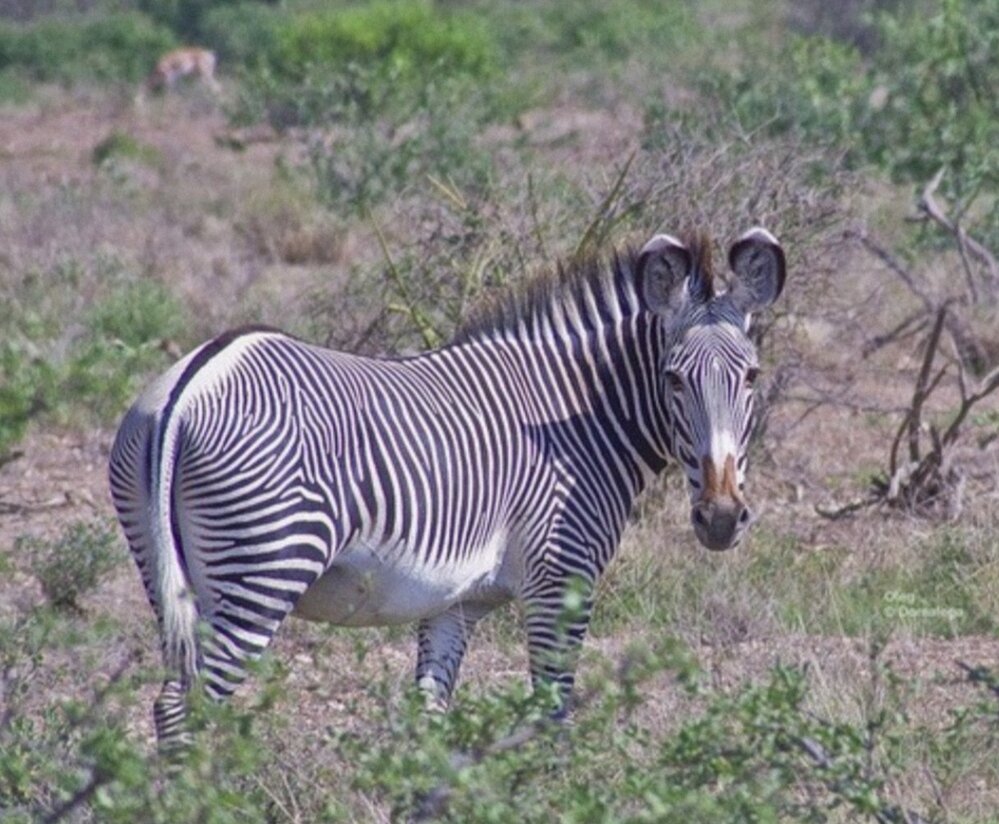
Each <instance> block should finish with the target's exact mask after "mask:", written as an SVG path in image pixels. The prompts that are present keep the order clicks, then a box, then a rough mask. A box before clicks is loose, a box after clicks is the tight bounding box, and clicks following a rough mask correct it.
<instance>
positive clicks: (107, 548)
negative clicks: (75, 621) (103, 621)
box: [15, 521, 125, 612]
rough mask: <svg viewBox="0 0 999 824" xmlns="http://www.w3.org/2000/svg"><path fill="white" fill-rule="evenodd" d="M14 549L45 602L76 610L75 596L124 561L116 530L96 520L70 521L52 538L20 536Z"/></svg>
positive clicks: (77, 603)
mask: <svg viewBox="0 0 999 824" xmlns="http://www.w3.org/2000/svg"><path fill="white" fill-rule="evenodd" d="M15 549H16V551H17V552H18V553H23V554H24V555H26V556H27V558H28V564H29V568H30V570H31V574H32V575H34V576H35V577H36V578H37V579H38V582H39V583H40V584H41V586H42V592H43V593H44V595H45V597H46V599H47V600H48V602H49V603H50V604H51V605H52V606H53V607H55V608H56V609H62V610H73V611H76V612H80V611H81V608H80V604H79V599H80V598H81V597H83V596H84V595H86V594H87V593H88V592H90V591H91V590H92V589H94V588H95V587H96V586H97V585H98V584H100V583H101V581H102V580H104V578H106V577H107V575H108V574H109V573H111V572H112V571H113V570H114V569H115V568H116V567H117V566H118V565H119V564H121V563H122V562H123V561H124V560H125V556H124V553H122V551H121V548H120V546H119V544H118V534H117V531H116V530H115V529H113V528H112V526H111V525H110V524H108V523H104V522H100V521H77V522H75V523H72V524H70V525H69V526H67V527H66V528H65V529H64V530H63V532H62V534H61V535H60V536H59V538H58V539H56V540H54V541H52V540H46V539H42V538H35V537H32V536H28V535H22V536H21V537H20V538H18V539H17V542H16V546H15Z"/></svg>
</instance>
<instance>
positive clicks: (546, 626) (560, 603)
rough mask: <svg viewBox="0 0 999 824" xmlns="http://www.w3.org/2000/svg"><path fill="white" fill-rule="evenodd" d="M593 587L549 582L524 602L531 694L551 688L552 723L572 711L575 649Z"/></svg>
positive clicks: (575, 581)
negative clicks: (554, 699) (553, 703)
mask: <svg viewBox="0 0 999 824" xmlns="http://www.w3.org/2000/svg"><path fill="white" fill-rule="evenodd" d="M592 593H593V585H592V584H590V583H588V582H586V581H584V580H583V579H581V578H569V579H565V580H556V581H550V582H547V583H546V584H544V585H542V586H539V587H536V588H534V589H533V590H532V591H531V592H530V593H529V594H528V595H527V596H526V597H525V599H524V621H525V624H526V629H527V654H528V658H529V661H530V668H531V684H532V685H533V687H534V689H535V690H538V689H545V688H547V687H549V686H551V687H553V688H554V689H555V691H556V693H557V700H558V707H557V708H556V710H555V711H554V713H553V717H554V718H555V719H556V720H561V719H564V718H566V717H567V716H568V715H569V713H570V712H571V710H572V692H573V686H574V683H575V678H576V664H577V662H578V659H579V649H580V646H581V645H582V643H583V638H585V637H586V630H587V628H588V627H589V624H590V614H591V612H592V609H593V595H592Z"/></svg>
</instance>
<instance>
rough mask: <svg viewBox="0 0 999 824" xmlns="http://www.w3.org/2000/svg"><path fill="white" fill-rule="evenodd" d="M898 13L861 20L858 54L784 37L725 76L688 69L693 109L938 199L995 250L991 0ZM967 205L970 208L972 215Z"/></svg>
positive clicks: (998, 203) (998, 9)
mask: <svg viewBox="0 0 999 824" xmlns="http://www.w3.org/2000/svg"><path fill="white" fill-rule="evenodd" d="M910 11H911V10H908V9H905V8H899V9H898V10H894V11H885V12H882V13H881V14H879V15H877V16H876V17H874V18H873V21H874V24H873V25H874V31H875V33H876V40H877V42H878V43H879V44H880V45H879V46H878V47H877V48H875V49H873V51H872V52H871V53H870V54H869V55H866V56H865V55H862V54H861V52H860V51H859V49H857V48H856V47H854V46H852V45H848V44H844V43H842V42H838V41H835V40H831V39H827V38H824V37H816V36H811V37H792V38H790V41H789V45H788V46H787V47H786V48H784V49H782V51H781V53H780V54H779V55H778V57H777V59H776V60H774V59H772V55H771V54H768V53H766V52H765V50H763V49H756V50H754V51H752V52H751V54H752V56H751V57H750V58H749V59H747V60H746V61H745V62H743V63H742V64H741V65H740V66H739V67H737V68H736V69H734V70H733V69H729V68H727V67H725V68H718V67H715V68H714V69H713V70H709V71H700V72H699V73H698V76H697V77H696V78H695V81H694V82H695V85H696V86H697V87H698V88H699V89H700V91H701V95H700V100H701V101H703V100H711V101H715V103H716V105H718V106H719V108H720V110H721V111H722V112H724V113H725V114H727V115H729V116H731V117H732V118H734V119H735V120H736V121H737V122H738V123H739V124H740V125H741V127H742V128H743V130H744V131H746V132H755V131H759V130H763V131H765V132H767V133H769V134H786V133H789V132H790V133H794V134H797V135H799V136H801V137H803V138H805V139H807V140H808V141H809V142H817V143H820V144H826V145H832V146H836V147H840V148H842V149H844V150H845V151H846V153H847V159H848V160H850V161H851V162H852V163H854V164H855V165H861V164H867V163H873V164H876V165H878V166H881V167H883V168H884V169H886V170H887V171H888V172H889V173H890V174H891V175H892V177H894V178H895V180H897V181H900V182H913V183H916V184H918V185H921V186H922V185H925V184H926V183H927V182H928V181H929V180H930V178H932V177H933V175H934V174H935V173H936V172H937V170H939V169H941V168H943V169H944V170H945V171H946V174H945V175H944V177H943V185H942V190H941V191H942V194H943V195H944V196H945V197H946V198H947V199H948V200H949V201H950V202H951V205H952V208H953V212H954V213H955V214H959V215H962V216H965V218H966V220H965V222H964V225H965V228H967V229H969V230H972V231H973V233H976V232H977V234H978V236H979V237H980V239H984V240H986V245H991V246H996V245H999V198H997V196H996V191H997V186H999V149H997V148H996V147H997V146H999V102H997V98H996V95H995V94H993V93H991V90H992V89H993V88H995V87H996V86H997V85H999V63H997V61H996V60H995V59H994V55H995V54H996V52H997V50H999V0H984V1H983V2H975V3H972V2H966V1H965V0H939V2H938V3H937V4H936V9H935V12H934V13H931V14H929V15H914V14H911V13H909V12H910ZM973 204H975V205H974V206H973Z"/></svg>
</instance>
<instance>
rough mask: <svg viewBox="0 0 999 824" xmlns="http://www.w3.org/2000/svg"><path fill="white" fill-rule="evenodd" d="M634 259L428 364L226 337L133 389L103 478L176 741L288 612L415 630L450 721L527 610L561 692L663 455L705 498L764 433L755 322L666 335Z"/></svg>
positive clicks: (719, 314) (259, 332)
mask: <svg viewBox="0 0 999 824" xmlns="http://www.w3.org/2000/svg"><path fill="white" fill-rule="evenodd" d="M636 261H637V255H636V254H628V255H624V256H622V257H620V258H617V257H616V258H615V259H614V260H613V261H612V262H611V264H610V265H608V266H605V267H603V268H597V267H595V266H592V265H591V266H588V267H581V269H580V271H575V272H568V273H563V276H562V280H561V282H560V283H558V284H556V285H554V286H549V287H547V288H545V289H540V290H538V291H537V292H536V293H535V294H533V295H532V296H531V297H529V298H527V299H524V300H522V301H521V302H520V303H519V304H512V305H511V306H512V308H511V307H508V308H507V309H506V310H503V311H498V313H497V314H496V316H495V317H494V319H493V322H492V324H491V325H485V326H480V327H479V328H477V329H473V330H472V331H471V332H468V333H465V334H463V335H461V336H459V337H458V338H457V339H456V340H455V341H454V342H452V343H451V344H449V345H448V346H445V347H443V348H442V349H439V350H435V351H431V352H427V353H424V354H421V355H417V356H414V357H408V358H379V359H374V358H363V357H359V356H355V355H351V354H347V353H343V352H335V351H330V350H326V349H323V348H320V347H317V346H313V345H310V344H308V343H305V342H302V341H301V340H298V339H296V338H293V337H291V336H288V335H285V334H283V333H281V332H279V331H276V330H271V329H264V328H248V329H242V330H236V331H234V332H229V333H226V334H225V335H222V336H220V337H218V338H216V339H215V340H213V341H210V342H208V343H207V344H204V345H203V346H202V347H200V348H199V349H197V350H195V351H194V352H192V353H191V354H190V355H188V356H187V357H186V358H185V359H184V360H182V361H181V362H179V363H178V364H176V365H175V366H174V367H173V368H172V369H171V370H170V371H169V372H167V373H166V374H165V375H163V376H162V377H161V378H160V379H159V380H158V381H157V382H156V383H154V384H153V385H152V386H151V387H150V388H149V389H148V390H147V391H146V392H145V393H144V394H143V395H142V396H141V397H140V399H139V400H138V401H137V402H136V404H135V406H134V407H133V408H132V409H131V410H130V411H129V413H128V414H127V415H126V417H125V419H124V421H123V423H122V425H121V428H120V430H119V432H118V436H117V439H116V441H115V444H114V447H113V450H112V455H111V461H110V479H111V490H112V495H113V498H114V502H115V506H116V508H117V512H118V516H119V519H120V521H121V523H122V526H123V528H124V531H125V534H126V536H127V539H128V542H129V545H130V547H131V550H132V552H133V554H134V556H135V560H136V563H137V565H138V568H139V571H140V574H141V577H142V580H143V583H144V585H145V588H146V591H147V594H148V596H149V599H150V602H151V603H152V606H153V609H154V611H155V613H156V617H157V620H158V622H159V626H160V630H161V635H162V638H163V654H164V660H165V665H166V669H167V673H168V674H167V680H166V681H165V683H164V686H163V690H162V692H161V694H160V696H159V698H158V699H157V701H156V704H155V707H154V715H155V721H156V728H157V734H158V737H159V740H160V743H161V746H162V747H163V749H164V750H166V751H170V750H172V749H175V748H178V747H181V746H182V744H183V743H184V741H185V740H186V737H185V736H186V732H185V726H184V715H185V711H184V705H185V695H186V693H187V691H188V690H189V689H190V688H191V687H192V685H193V684H194V683H195V681H196V680H197V681H199V682H200V683H202V684H203V688H204V689H205V690H206V691H207V693H208V694H209V695H211V696H212V697H214V698H220V699H221V698H225V697H226V696H228V695H229V694H231V693H232V692H233V690H234V689H235V688H236V687H237V686H238V685H239V684H240V682H241V681H242V680H243V679H244V678H245V676H246V673H247V665H248V663H250V662H252V661H253V660H255V659H256V658H258V657H259V656H260V655H261V654H262V653H263V651H264V650H265V649H266V647H267V646H268V644H269V643H270V641H271V639H272V638H273V636H274V634H275V632H276V631H277V630H278V627H279V626H280V625H281V623H282V621H284V619H285V618H286V617H287V616H288V615H289V614H290V613H292V612H295V613H297V614H299V615H300V616H302V617H304V618H309V619H315V620H323V621H330V622H333V623H339V624H345V625H364V624H385V623H402V622H415V623H416V624H417V625H418V638H419V645H418V660H417V672H416V676H417V681H418V683H419V684H420V686H421V687H422V688H423V689H425V690H426V693H427V696H428V703H429V704H430V705H431V706H438V707H443V706H446V704H447V701H448V699H449V697H450V695H451V692H452V689H453V687H454V683H455V680H456V678H457V674H458V669H459V667H460V665H461V659H462V655H463V654H464V652H465V648H466V645H467V642H468V638H469V636H470V634H471V632H472V629H473V627H474V626H475V623H476V621H477V620H478V619H479V618H481V617H482V616H483V615H485V614H486V613H487V612H489V611H490V610H492V609H494V608H495V607H496V606H498V605H500V604H503V603H506V602H508V601H510V600H515V599H516V600H519V601H520V602H521V603H522V604H523V607H524V615H525V624H526V631H527V636H528V646H529V654H530V662H531V674H532V677H533V679H534V680H535V681H546V682H555V683H556V684H557V685H558V687H559V689H560V690H561V691H562V694H563V696H564V697H565V699H566V702H567V701H568V697H569V694H570V691H571V688H572V682H573V671H574V662H575V655H576V652H577V650H578V647H579V643H580V641H581V640H582V638H583V636H584V634H585V631H586V627H587V624H588V621H589V614H590V607H591V605H592V594H593V590H594V586H595V584H596V581H597V579H598V577H599V576H600V574H601V572H602V571H603V570H604V568H605V567H606V565H607V563H608V561H609V560H610V559H611V556H612V555H613V553H614V551H615V549H616V547H617V545H618V542H619V539H620V536H621V533H622V530H623V529H624V526H625V523H626V521H627V518H628V515H629V513H630V511H631V508H632V503H633V501H634V500H635V497H636V495H637V494H638V493H639V492H640V491H641V489H642V488H643V486H644V485H645V484H646V483H647V481H648V480H649V479H650V478H652V477H653V476H654V475H655V474H656V473H657V472H659V471H660V470H661V469H662V468H663V467H664V465H665V464H666V461H667V459H668V458H669V457H670V456H671V455H672V456H675V457H676V458H677V459H678V460H679V461H680V463H681V464H682V465H683V466H684V469H685V471H686V473H687V476H688V478H689V481H690V487H691V490H692V494H694V493H695V492H696V490H697V489H698V488H699V487H700V486H701V485H702V484H703V479H702V478H701V474H700V473H701V457H702V456H703V455H704V454H706V453H710V452H711V449H712V448H713V447H712V444H713V443H715V442H716V441H718V440H719V438H721V439H722V440H725V439H728V440H731V441H732V442H733V443H734V445H735V447H734V452H735V454H736V455H737V457H738V461H739V473H740V477H739V485H740V487H741V483H742V481H741V472H742V470H743V468H744V461H745V449H746V444H747V442H748V438H749V433H750V429H751V418H752V409H751V404H752V395H751V392H750V391H748V390H747V388H746V386H745V380H744V376H745V373H746V370H747V368H751V367H754V366H755V357H756V356H755V351H754V349H753V347H752V344H751V343H750V342H749V340H748V339H747V337H746V335H745V333H744V331H743V330H744V326H745V317H744V316H743V315H741V314H740V313H738V312H736V311H735V310H734V309H732V307H731V306H728V305H727V304H725V303H724V301H722V300H720V299H719V300H716V301H714V302H709V303H707V304H698V305H692V306H691V309H690V311H689V312H686V313H684V315H683V316H682V317H681V318H679V319H674V320H671V321H670V322H668V323H667V322H666V321H664V320H663V319H662V318H660V317H659V316H657V315H656V314H655V313H653V312H651V311H648V310H647V309H646V308H644V306H643V302H642V300H641V298H640V296H639V290H638V289H637V287H636V285H635V282H636V277H635V266H636ZM673 373H675V374H677V375H681V376H682V377H683V380H684V381H685V387H686V388H685V389H683V391H677V390H676V389H675V387H671V385H670V383H669V377H670V375H672V374H673ZM719 433H721V434H719ZM577 591H578V593H579V595H580V597H578V598H576V599H574V600H573V599H571V598H569V596H570V594H571V593H572V592H577ZM567 599H568V600H567ZM567 603H572V604H574V607H573V609H571V610H569V611H567V609H566V604H567Z"/></svg>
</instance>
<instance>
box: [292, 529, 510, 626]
mask: <svg viewBox="0 0 999 824" xmlns="http://www.w3.org/2000/svg"><path fill="white" fill-rule="evenodd" d="M517 566H518V564H517V563H515V559H514V558H513V553H512V551H511V549H510V547H509V546H507V541H506V540H505V536H503V535H499V534H498V535H496V536H494V538H493V539H492V540H490V541H489V542H488V543H487V544H486V546H484V547H481V548H480V549H478V550H476V551H475V552H473V553H471V554H470V557H469V558H467V559H464V560H462V561H458V562H455V563H450V564H439V565H437V566H434V565H431V564H427V563H425V562H423V561H421V560H419V559H418V558H417V557H416V556H415V555H414V553H412V552H409V551H407V550H400V549H399V548H387V547H383V546H374V547H372V546H369V545H362V546H356V547H348V548H347V549H345V550H343V551H342V552H340V553H339V554H338V555H337V557H336V559H335V560H334V562H333V564H332V566H331V567H330V568H329V569H328V570H327V571H326V573H325V574H323V576H322V577H321V578H319V580H317V581H316V582H315V583H314V584H313V585H312V586H311V587H309V589H307V590H306V591H305V593H304V594H303V595H302V597H301V598H300V599H299V600H298V603H297V604H296V605H295V611H294V614H295V615H297V616H298V617H299V618H305V619H307V620H310V621H325V622H328V623H332V624H338V625H341V626H355V627H362V626H382V625H385V624H405V623H411V622H413V621H418V620H420V619H422V618H429V617H431V616H433V615H437V614H438V613H440V612H443V611H444V610H445V609H447V608H448V607H449V606H451V605H452V604H455V603H458V602H460V601H476V602H480V603H481V602H495V603H496V604H501V603H504V602H506V601H508V600H510V599H511V598H512V597H513V595H514V592H515V588H516V577H517V576H516V567H517Z"/></svg>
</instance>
